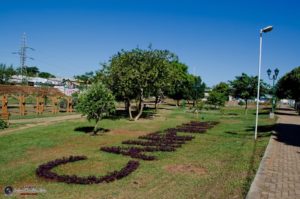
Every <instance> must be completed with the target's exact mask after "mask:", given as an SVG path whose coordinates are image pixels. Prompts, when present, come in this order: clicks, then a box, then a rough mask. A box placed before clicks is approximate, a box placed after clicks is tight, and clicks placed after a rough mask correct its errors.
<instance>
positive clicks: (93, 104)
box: [75, 82, 116, 134]
mask: <svg viewBox="0 0 300 199" xmlns="http://www.w3.org/2000/svg"><path fill="white" fill-rule="evenodd" d="M75 108H76V110H77V111H78V112H80V113H82V114H83V115H86V116H87V119H88V120H95V121H96V124H95V127H94V134H96V133H97V129H98V124H99V122H100V120H101V119H102V118H103V117H107V116H109V115H110V114H111V113H113V112H114V111H115V110H116V106H115V97H114V96H113V94H112V93H111V91H110V90H109V89H108V88H106V87H105V85H104V84H102V83H101V82H96V83H94V84H92V85H91V86H90V87H89V88H88V89H86V90H84V91H83V92H82V93H80V94H79V97H78V103H77V105H76V107H75Z"/></svg>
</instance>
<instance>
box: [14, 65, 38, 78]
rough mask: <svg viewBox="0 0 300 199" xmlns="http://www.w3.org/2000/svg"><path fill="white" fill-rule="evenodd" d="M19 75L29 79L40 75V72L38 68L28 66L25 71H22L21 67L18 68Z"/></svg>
mask: <svg viewBox="0 0 300 199" xmlns="http://www.w3.org/2000/svg"><path fill="white" fill-rule="evenodd" d="M17 73H18V74H23V75H25V76H28V77H36V76H38V74H39V73H40V70H39V68H38V67H36V66H28V67H25V68H23V70H22V69H21V67H19V68H17Z"/></svg>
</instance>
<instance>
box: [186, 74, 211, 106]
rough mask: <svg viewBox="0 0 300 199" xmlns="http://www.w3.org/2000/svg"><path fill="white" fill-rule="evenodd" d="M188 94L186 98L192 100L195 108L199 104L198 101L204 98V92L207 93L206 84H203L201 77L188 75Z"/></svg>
mask: <svg viewBox="0 0 300 199" xmlns="http://www.w3.org/2000/svg"><path fill="white" fill-rule="evenodd" d="M187 77H188V78H187V80H188V84H187V89H186V91H187V93H186V95H187V96H185V97H186V99H190V100H192V101H193V107H194V106H195V105H196V104H197V101H198V100H199V99H201V98H203V97H204V91H205V87H206V85H205V83H204V82H202V79H201V77H200V76H195V75H192V74H188V75H187Z"/></svg>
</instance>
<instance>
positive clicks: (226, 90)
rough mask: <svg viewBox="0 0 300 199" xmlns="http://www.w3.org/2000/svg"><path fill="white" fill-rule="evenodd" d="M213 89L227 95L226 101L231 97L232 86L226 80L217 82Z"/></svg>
mask: <svg viewBox="0 0 300 199" xmlns="http://www.w3.org/2000/svg"><path fill="white" fill-rule="evenodd" d="M213 90H215V91H217V92H219V93H222V94H223V95H224V96H225V99H226V101H227V100H228V98H229V95H230V87H229V84H227V83H225V82H220V83H219V84H217V85H216V86H215V87H214V88H213Z"/></svg>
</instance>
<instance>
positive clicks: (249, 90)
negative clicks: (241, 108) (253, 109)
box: [230, 73, 268, 111]
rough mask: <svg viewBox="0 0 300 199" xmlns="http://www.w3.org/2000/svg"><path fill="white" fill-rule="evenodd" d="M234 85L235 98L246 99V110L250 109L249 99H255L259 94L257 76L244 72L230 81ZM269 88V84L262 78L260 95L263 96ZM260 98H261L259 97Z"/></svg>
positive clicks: (233, 93)
mask: <svg viewBox="0 0 300 199" xmlns="http://www.w3.org/2000/svg"><path fill="white" fill-rule="evenodd" d="M230 85H231V87H232V95H233V96H234V97H235V98H241V99H244V100H245V103H246V106H245V110H246V111H247V109H248V100H250V99H254V98H255V97H256V94H257V76H248V75H247V74H245V73H242V75H241V76H236V77H235V80H233V81H230ZM267 90H268V86H267V84H266V83H264V82H263V81H262V80H261V83H260V95H261V96H263V95H264V94H265V93H266V92H267ZM258 100H259V99H258Z"/></svg>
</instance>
